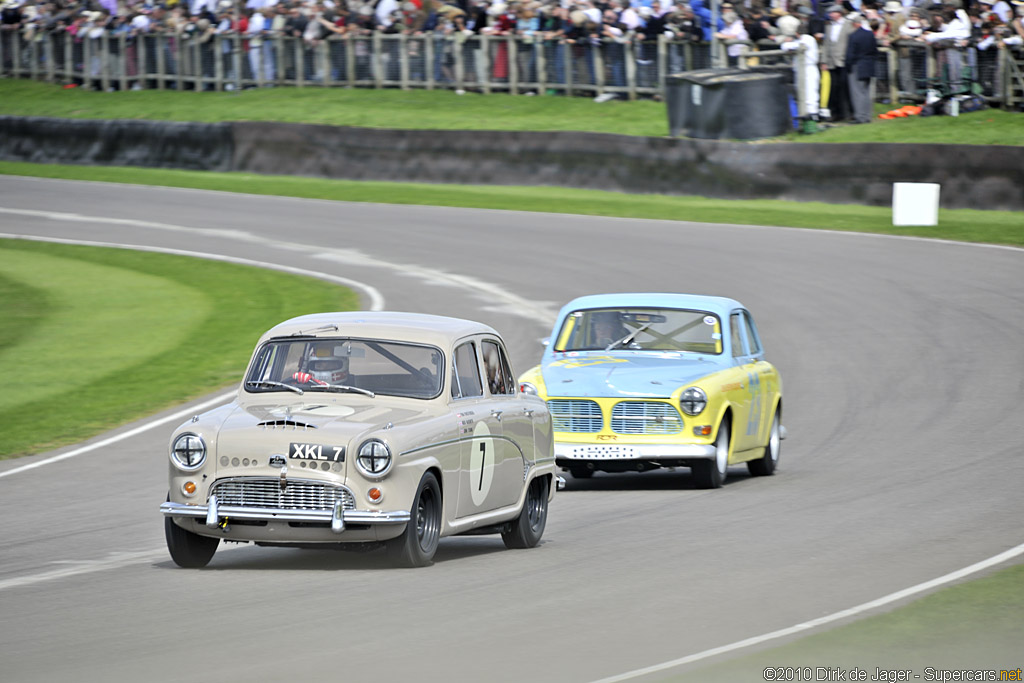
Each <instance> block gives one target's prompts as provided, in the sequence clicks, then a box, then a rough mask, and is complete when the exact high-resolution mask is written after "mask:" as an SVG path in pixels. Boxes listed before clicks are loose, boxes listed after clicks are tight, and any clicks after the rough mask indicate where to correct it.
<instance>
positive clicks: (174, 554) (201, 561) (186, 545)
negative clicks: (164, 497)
mask: <svg viewBox="0 0 1024 683" xmlns="http://www.w3.org/2000/svg"><path fill="white" fill-rule="evenodd" d="M164 537H165V538H166V539H167V550H169V551H170V553H171V559H172V560H174V564H176V565H178V566H179V567H185V568H186V569H199V568H201V567H205V566H206V565H208V564H209V563H210V560H211V559H213V554H214V553H215V552H217V546H218V545H219V544H220V539H219V538H208V537H206V536H200V535H199V534H194V533H192V532H191V531H188V530H187V529H182V528H181V527H180V526H178V525H177V524H175V523H174V520H173V519H171V518H170V517H164Z"/></svg>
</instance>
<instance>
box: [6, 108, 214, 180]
mask: <svg viewBox="0 0 1024 683" xmlns="http://www.w3.org/2000/svg"><path fill="white" fill-rule="evenodd" d="M231 136H232V130H231V125H230V124H226V123H178V122H162V121H132V120H111V121H90V120H78V119H51V118H36V117H32V118H21V117H15V116H0V158H3V159H7V160H11V161H14V160H16V161H34V162H38V163H43V164H61V163H63V164H96V165H103V166H145V167H157V168H179V169H186V170H196V171H230V170H232V169H231V163H232V157H233V149H232V137H231Z"/></svg>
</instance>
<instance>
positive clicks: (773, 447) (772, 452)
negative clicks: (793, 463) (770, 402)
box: [768, 415, 779, 462]
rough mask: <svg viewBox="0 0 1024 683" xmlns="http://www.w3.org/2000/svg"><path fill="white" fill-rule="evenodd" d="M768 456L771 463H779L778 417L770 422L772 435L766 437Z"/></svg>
mask: <svg viewBox="0 0 1024 683" xmlns="http://www.w3.org/2000/svg"><path fill="white" fill-rule="evenodd" d="M768 454H769V456H770V457H771V459H772V462H778V461H779V416H778V415H776V416H775V419H774V420H773V421H772V433H771V436H769V437H768Z"/></svg>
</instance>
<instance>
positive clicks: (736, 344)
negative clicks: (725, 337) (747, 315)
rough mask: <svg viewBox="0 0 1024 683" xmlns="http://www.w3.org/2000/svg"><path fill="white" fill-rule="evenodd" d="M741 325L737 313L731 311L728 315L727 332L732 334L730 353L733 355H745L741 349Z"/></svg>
mask: <svg viewBox="0 0 1024 683" xmlns="http://www.w3.org/2000/svg"><path fill="white" fill-rule="evenodd" d="M742 326H743V321H742V320H741V319H740V314H739V313H733V314H732V315H730V316H729V334H731V335H732V355H733V356H745V355H746V354H745V353H744V351H743V337H742V336H740V328H741V327H742Z"/></svg>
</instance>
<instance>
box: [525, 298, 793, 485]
mask: <svg viewBox="0 0 1024 683" xmlns="http://www.w3.org/2000/svg"><path fill="white" fill-rule="evenodd" d="M602 317H603V319H604V320H606V321H607V320H608V319H614V324H615V325H618V333H617V334H613V335H612V336H613V337H617V336H618V334H623V335H624V336H623V337H622V338H619V339H617V340H616V339H612V342H616V341H618V342H621V341H623V339H625V341H626V343H625V344H621V343H620V344H617V345H616V344H615V343H611V344H608V345H607V346H606V345H605V341H606V340H607V339H611V337H608V338H605V339H602V340H600V341H599V340H598V339H597V334H598V332H597V331H596V330H597V326H598V325H600V324H605V325H612V324H613V323H607V322H606V323H600V322H598V321H599V319H600V318H602ZM519 382H520V389H521V390H523V391H526V392H527V393H536V394H537V395H538V396H539V397H540V398H542V399H544V401H545V402H546V403H547V406H548V411H549V412H550V413H551V417H552V425H553V430H554V439H555V458H556V462H557V464H558V465H559V466H561V467H563V468H565V469H567V470H568V471H569V472H570V473H572V474H573V476H575V477H588V476H590V475H591V474H592V473H593V472H595V471H606V472H626V471H644V470H649V469H657V468H659V467H689V468H691V469H692V470H693V474H694V478H695V481H696V483H697V485H698V486H701V487H706V488H717V487H718V486H721V485H722V483H723V482H724V481H725V478H726V474H727V471H728V467H729V466H730V465H737V464H741V463H747V464H748V465H747V466H748V468H749V470H750V472H751V473H752V474H757V475H761V474H764V475H767V474H772V473H773V472H774V471H775V468H776V466H777V464H778V459H779V455H780V450H781V447H780V442H781V440H782V439H783V438H784V437H785V429H784V428H783V427H782V424H781V418H782V380H781V378H780V376H779V372H778V370H777V369H776V368H775V367H774V366H773V365H772V364H771V363H769V362H768V361H767V360H765V357H764V349H763V346H762V344H761V341H760V337H759V335H758V333H757V328H756V326H755V324H754V321H753V317H752V315H751V314H750V313H749V311H747V309H746V308H744V307H743V306H742V305H741V304H740V303H739V302H737V301H734V300H732V299H725V298H721V297H708V296H695V295H684V294H606V295H595V296H588V297H582V298H580V299H576V300H573V301H572V302H570V303H569V304H567V305H566V306H565V307H564V308H563V309H562V311H561V312H560V313H559V316H558V319H557V321H556V323H555V327H554V329H553V331H552V335H551V337H550V339H549V340H548V344H547V347H546V349H545V352H544V355H543V357H542V360H541V364H540V365H537V366H536V367H534V368H531V369H530V370H528V371H527V372H526V373H524V374H523V375H522V376H521V377H520V378H519ZM694 399H698V400H694ZM697 408H699V410H698V409H697Z"/></svg>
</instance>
